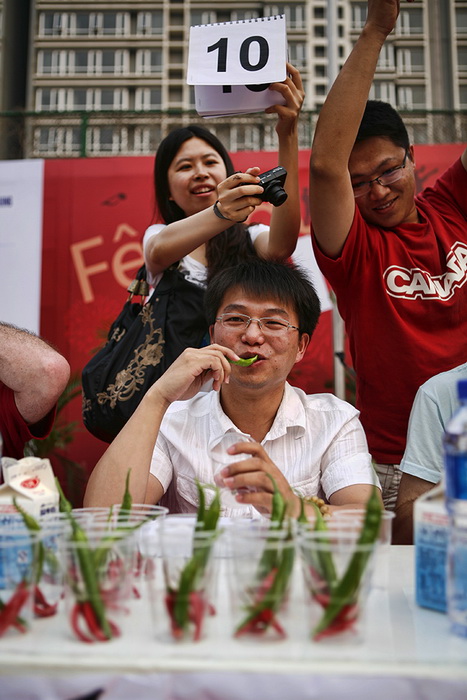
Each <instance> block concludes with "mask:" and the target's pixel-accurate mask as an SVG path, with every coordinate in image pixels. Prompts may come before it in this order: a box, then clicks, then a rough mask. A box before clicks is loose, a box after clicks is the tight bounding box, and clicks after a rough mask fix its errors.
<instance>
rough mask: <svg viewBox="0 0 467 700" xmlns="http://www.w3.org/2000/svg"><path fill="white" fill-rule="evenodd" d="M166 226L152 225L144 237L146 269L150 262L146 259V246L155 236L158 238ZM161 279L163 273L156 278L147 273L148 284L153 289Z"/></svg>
mask: <svg viewBox="0 0 467 700" xmlns="http://www.w3.org/2000/svg"><path fill="white" fill-rule="evenodd" d="M165 226H166V224H152V226H149V228H147V229H146V231H145V233H144V237H143V255H144V264H145V265H146V267H147V265H148V261H147V258H146V246H147V244H148V241H149V239H150V238H152V237H153V236H157V235H158V234H159V233H160V232H161V231H163V229H165ZM161 277H162V273H160V274H159V275H156V276H155V277H154V275H151V273H150V272H149V270H148V273H147V281H148V283H149V284H150V285H151V287H155V286H156V284H157V283H158V282H159V280H160V279H161Z"/></svg>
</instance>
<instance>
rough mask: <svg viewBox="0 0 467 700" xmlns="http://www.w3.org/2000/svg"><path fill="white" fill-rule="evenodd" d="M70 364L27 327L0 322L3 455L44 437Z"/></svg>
mask: <svg viewBox="0 0 467 700" xmlns="http://www.w3.org/2000/svg"><path fill="white" fill-rule="evenodd" d="M69 376H70V366H69V364H68V362H67V361H66V360H65V358H64V357H62V355H60V354H59V353H58V352H57V351H56V350H54V349H53V348H52V347H50V345H48V344H47V343H46V342H45V341H44V340H42V339H41V338H39V337H38V336H36V335H34V334H33V333H30V332H29V331H26V330H22V329H19V328H16V327H15V326H12V325H9V324H7V323H1V322H0V435H1V437H2V439H3V456H5V457H14V458H15V459H20V458H21V457H22V456H23V450H24V445H25V443H26V442H27V441H28V440H30V439H31V438H41V437H46V435H47V434H48V433H49V432H50V429H51V427H52V424H53V421H54V417H55V409H56V402H57V399H58V397H59V396H60V394H61V393H62V391H63V390H64V388H65V387H66V385H67V382H68V379H69Z"/></svg>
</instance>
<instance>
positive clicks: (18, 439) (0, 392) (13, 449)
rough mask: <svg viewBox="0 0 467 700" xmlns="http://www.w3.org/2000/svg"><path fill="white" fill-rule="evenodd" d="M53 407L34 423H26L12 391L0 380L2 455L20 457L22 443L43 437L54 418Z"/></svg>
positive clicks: (47, 432)
mask: <svg viewBox="0 0 467 700" xmlns="http://www.w3.org/2000/svg"><path fill="white" fill-rule="evenodd" d="M55 410H56V409H55V408H54V409H52V410H51V411H49V413H48V414H47V415H46V416H45V417H44V418H42V420H40V421H39V422H38V423H34V425H28V424H27V423H26V421H25V420H24V418H23V416H22V415H21V414H20V412H19V411H18V408H17V406H16V402H15V395H14V392H13V391H12V390H11V389H10V388H9V387H7V386H5V384H2V382H0V434H1V436H2V439H3V456H4V457H14V458H15V459H21V457H22V456H23V452H24V445H25V443H26V442H27V441H28V440H31V438H44V437H46V436H47V435H48V434H49V433H50V431H51V429H52V425H53V422H54V419H55Z"/></svg>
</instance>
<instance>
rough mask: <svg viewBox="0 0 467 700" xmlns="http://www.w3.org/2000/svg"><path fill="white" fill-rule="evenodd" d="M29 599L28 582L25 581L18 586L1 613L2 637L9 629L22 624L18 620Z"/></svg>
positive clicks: (0, 635)
mask: <svg viewBox="0 0 467 700" xmlns="http://www.w3.org/2000/svg"><path fill="white" fill-rule="evenodd" d="M28 597H29V591H28V587H27V584H26V581H24V580H23V581H21V582H20V583H19V584H18V586H17V588H16V591H15V592H14V593H13V595H12V596H11V598H10V600H9V601H8V603H5V605H4V607H3V609H2V610H1V611H0V637H2V636H3V635H4V634H5V632H6V631H7V629H8V628H9V627H11V626H16V625H17V624H18V623H19V624H22V623H21V622H19V621H18V620H17V618H18V615H19V612H20V610H21V608H22V607H23V605H24V604H25V603H26V601H27V599H28Z"/></svg>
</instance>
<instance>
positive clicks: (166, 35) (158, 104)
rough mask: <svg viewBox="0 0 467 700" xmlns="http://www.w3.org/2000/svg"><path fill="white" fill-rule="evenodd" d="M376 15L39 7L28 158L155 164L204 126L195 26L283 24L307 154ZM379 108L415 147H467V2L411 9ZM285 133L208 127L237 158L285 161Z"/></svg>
mask: <svg viewBox="0 0 467 700" xmlns="http://www.w3.org/2000/svg"><path fill="white" fill-rule="evenodd" d="M8 1H9V0H3V2H4V3H5V2H8ZM13 1H14V2H15V1H16V0H13ZM0 3H1V0H0ZM366 6H367V3H366V1H365V0H301V1H299V0H284V1H283V2H280V3H277V2H270V1H268V0H263V1H261V0H236V2H235V3H229V2H223V1H222V0H217V1H215V0H212V1H211V2H209V1H208V2H206V1H205V2H201V1H199V0H151V1H144V0H124V1H123V0H112V2H102V1H100V0H65V1H62V0H30V25H29V55H28V74H27V76H28V77H27V93H26V101H25V107H26V110H27V112H29V113H34V115H32V116H30V117H28V120H27V129H26V132H25V133H26V138H25V155H26V156H27V157H63V156H65V157H71V156H79V155H88V156H97V155H98V156H102V155H117V154H119V155H137V154H152V153H154V151H155V150H156V148H157V144H158V143H159V141H160V139H161V138H162V137H163V136H164V135H165V134H166V133H167V132H168V131H169V130H170V129H172V128H174V127H176V126H180V125H181V124H185V123H190V122H193V121H195V122H198V123H199V122H201V121H203V120H202V118H201V117H199V116H198V115H197V114H196V112H195V111H194V96H193V88H192V87H190V86H189V85H187V84H186V64H187V54H188V37H189V29H190V26H191V25H195V24H206V23H214V22H230V21H240V20H248V19H253V18H256V17H263V16H264V17H265V16H271V15H275V14H285V16H286V19H287V38H288V50H289V57H290V60H291V62H292V63H293V64H294V65H295V66H297V67H298V68H299V69H300V71H301V74H302V78H303V81H304V85H305V87H306V103H305V105H304V110H303V114H302V118H301V134H300V142H301V145H302V147H303V148H308V147H310V145H311V137H312V132H313V125H314V120H315V119H316V115H317V112H318V111H319V108H320V106H321V104H322V103H323V101H324V99H325V96H326V93H327V90H328V88H329V82H330V80H332V77H333V74H335V72H336V71H338V70H339V68H340V67H341V66H342V64H343V62H344V60H345V58H346V57H347V55H348V54H349V52H350V50H351V47H352V44H353V42H354V41H355V39H356V37H357V36H358V34H359V31H360V29H361V27H362V26H363V23H364V21H365V16H366ZM371 96H372V97H374V98H376V99H383V100H387V101H389V102H391V103H392V104H393V105H394V106H395V107H397V108H398V109H399V110H400V111H401V112H402V113H403V114H404V117H405V119H406V121H407V123H408V125H409V129H410V131H411V137H412V138H413V140H414V141H415V142H418V143H424V142H433V141H463V140H466V139H467V134H466V129H467V126H466V114H465V110H467V0H420V1H417V2H415V3H406V2H402V3H401V12H400V17H399V19H398V23H397V27H396V29H395V31H394V32H393V34H392V35H391V37H390V38H389V39H388V41H387V42H386V44H385V46H384V48H383V51H382V54H381V58H380V61H379V65H378V71H377V75H376V77H375V80H374V83H373V87H372V95H371ZM462 111H463V112H464V114H462ZM274 121H275V120H274V118H271V117H268V116H267V115H263V114H259V115H241V116H237V117H229V118H222V119H214V120H209V126H210V128H212V130H213V131H215V132H216V133H217V135H218V136H219V137H220V138H221V139H222V140H223V141H224V143H225V144H226V145H227V147H228V148H229V149H230V150H231V151H235V150H245V149H255V150H256V149H264V150H274V149H275V148H276V139H275V134H274ZM440 125H441V126H440Z"/></svg>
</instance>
